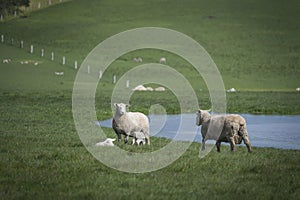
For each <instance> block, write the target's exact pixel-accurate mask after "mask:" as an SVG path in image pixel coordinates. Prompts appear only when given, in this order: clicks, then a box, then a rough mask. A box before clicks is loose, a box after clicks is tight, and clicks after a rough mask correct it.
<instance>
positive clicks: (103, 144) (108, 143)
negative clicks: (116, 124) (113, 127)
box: [96, 138, 116, 147]
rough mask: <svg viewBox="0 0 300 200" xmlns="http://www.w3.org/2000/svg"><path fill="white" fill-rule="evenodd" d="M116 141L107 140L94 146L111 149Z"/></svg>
mask: <svg viewBox="0 0 300 200" xmlns="http://www.w3.org/2000/svg"><path fill="white" fill-rule="evenodd" d="M115 140H116V139H112V138H107V139H106V140H105V141H103V142H98V143H97V144H96V146H102V147H113V146H115V145H114V143H113V142H114V141H115Z"/></svg>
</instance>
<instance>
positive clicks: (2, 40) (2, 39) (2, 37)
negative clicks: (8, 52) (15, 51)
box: [1, 35, 4, 43]
mask: <svg viewBox="0 0 300 200" xmlns="http://www.w3.org/2000/svg"><path fill="white" fill-rule="evenodd" d="M1 42H2V43H4V35H1Z"/></svg>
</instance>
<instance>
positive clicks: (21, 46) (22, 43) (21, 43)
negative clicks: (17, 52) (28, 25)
mask: <svg viewBox="0 0 300 200" xmlns="http://www.w3.org/2000/svg"><path fill="white" fill-rule="evenodd" d="M20 48H21V49H23V48H24V42H23V40H21V42H20Z"/></svg>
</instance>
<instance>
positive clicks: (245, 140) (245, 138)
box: [243, 137, 252, 153]
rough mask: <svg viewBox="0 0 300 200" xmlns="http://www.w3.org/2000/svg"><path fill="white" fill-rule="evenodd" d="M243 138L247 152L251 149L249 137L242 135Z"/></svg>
mask: <svg viewBox="0 0 300 200" xmlns="http://www.w3.org/2000/svg"><path fill="white" fill-rule="evenodd" d="M243 140H244V144H245V145H246V146H247V149H248V152H249V153H251V152H252V149H251V145H250V141H249V138H248V137H244V138H243Z"/></svg>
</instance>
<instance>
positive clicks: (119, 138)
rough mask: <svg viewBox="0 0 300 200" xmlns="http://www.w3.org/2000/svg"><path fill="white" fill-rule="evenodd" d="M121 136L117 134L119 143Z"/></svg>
mask: <svg viewBox="0 0 300 200" xmlns="http://www.w3.org/2000/svg"><path fill="white" fill-rule="evenodd" d="M121 139H122V138H121V134H118V142H119V143H120V142H121Z"/></svg>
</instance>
